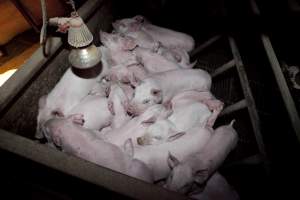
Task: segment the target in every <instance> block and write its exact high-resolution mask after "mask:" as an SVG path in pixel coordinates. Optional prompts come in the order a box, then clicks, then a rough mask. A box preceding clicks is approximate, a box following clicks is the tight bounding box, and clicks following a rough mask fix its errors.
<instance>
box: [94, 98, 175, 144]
mask: <svg viewBox="0 0 300 200" xmlns="http://www.w3.org/2000/svg"><path fill="white" fill-rule="evenodd" d="M170 114H171V110H168V109H166V108H165V107H164V106H162V105H160V104H157V105H153V106H151V107H149V108H148V109H147V110H146V111H145V112H144V113H143V114H141V115H139V116H137V117H134V118H133V119H131V120H129V121H128V122H127V123H125V124H124V125H123V126H120V127H119V128H115V129H112V130H110V131H107V132H105V133H103V132H100V133H99V134H98V137H100V138H102V139H103V140H105V141H107V142H110V143H112V144H115V145H117V146H121V145H123V144H124V142H125V141H126V140H127V139H132V141H133V143H134V144H137V142H136V140H137V138H138V137H140V136H142V135H144V134H145V130H146V128H147V127H148V126H149V125H151V124H153V123H154V122H155V121H158V120H161V119H165V118H167V117H168V116H169V115H170Z"/></svg>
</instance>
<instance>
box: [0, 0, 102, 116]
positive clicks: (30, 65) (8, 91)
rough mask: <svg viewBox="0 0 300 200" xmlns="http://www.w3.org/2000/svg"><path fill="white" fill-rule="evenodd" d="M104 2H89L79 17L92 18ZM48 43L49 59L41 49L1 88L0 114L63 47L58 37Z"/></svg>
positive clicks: (82, 8) (83, 7)
mask: <svg viewBox="0 0 300 200" xmlns="http://www.w3.org/2000/svg"><path fill="white" fill-rule="evenodd" d="M103 2H104V0H95V1H92V0H89V1H87V2H86V3H85V4H83V5H82V7H81V8H80V9H79V10H78V12H79V15H80V16H81V17H82V18H83V19H86V18H88V17H90V15H92V14H93V13H94V11H95V10H96V9H97V8H99V6H101V5H103V4H102V3H103ZM47 43H48V45H49V48H48V49H47V51H48V54H49V56H48V57H47V58H46V57H44V55H43V48H42V47H39V48H38V49H37V50H36V51H35V52H34V54H33V55H32V56H31V57H30V59H28V60H27V61H26V62H25V63H24V65H23V66H22V67H21V68H20V69H18V71H17V72H16V73H14V74H13V76H12V77H11V78H10V79H8V80H7V81H6V82H5V83H4V84H3V85H2V86H1V87H0V94H1V95H0V113H1V112H2V111H3V109H4V108H5V107H6V106H7V105H8V104H9V102H10V101H11V100H12V99H13V98H14V97H15V96H16V95H17V94H18V93H19V92H20V91H21V90H22V89H23V87H25V85H26V83H28V82H29V80H30V79H31V78H32V77H33V76H34V75H35V74H36V73H37V72H38V71H39V70H40V69H41V68H42V67H43V66H44V64H45V63H46V62H47V61H49V60H51V59H52V58H53V56H54V54H55V53H56V52H57V51H58V50H59V48H60V47H61V46H62V42H61V39H60V38H57V37H51V38H49V39H48V42H47Z"/></svg>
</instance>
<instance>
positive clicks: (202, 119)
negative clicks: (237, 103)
mask: <svg viewBox="0 0 300 200" xmlns="http://www.w3.org/2000/svg"><path fill="white" fill-rule="evenodd" d="M171 104H172V107H173V110H174V113H173V115H172V116H171V117H170V118H172V119H170V120H171V121H172V122H173V123H175V124H177V128H178V129H179V130H182V129H184V127H186V128H188V127H191V126H193V124H195V123H197V122H198V123H200V124H202V125H207V126H208V127H212V126H213V125H214V123H215V121H216V119H217V117H218V116H219V114H220V112H221V111H222V110H223V107H224V103H223V102H221V101H220V100H218V99H216V98H215V97H214V96H213V94H212V93H211V92H210V91H202V92H198V91H184V92H181V93H179V94H177V95H176V96H175V97H174V98H173V99H172V100H171ZM193 110H194V111H195V112H193ZM196 110H197V112H196ZM196 113H197V114H196ZM186 115H188V116H191V115H193V117H192V119H190V118H188V117H186V118H185V116H186Z"/></svg>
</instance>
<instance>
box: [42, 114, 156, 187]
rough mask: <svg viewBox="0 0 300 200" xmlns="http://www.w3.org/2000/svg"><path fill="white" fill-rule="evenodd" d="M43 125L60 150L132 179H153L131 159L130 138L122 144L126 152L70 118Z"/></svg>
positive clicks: (139, 163) (144, 167)
mask: <svg viewBox="0 0 300 200" xmlns="http://www.w3.org/2000/svg"><path fill="white" fill-rule="evenodd" d="M45 127H46V131H47V132H48V135H49V136H50V138H51V139H52V141H53V142H54V143H55V145H56V146H57V147H59V148H61V149H62V151H63V152H66V153H69V154H71V155H74V156H77V157H79V158H82V159H85V160H88V161H90V162H93V163H95V164H97V165H100V166H103V167H107V168H110V169H112V170H115V171H118V172H120V173H123V174H126V175H129V176H132V177H134V178H137V179H140V180H143V181H146V182H150V183H151V182H152V180H153V179H152V174H151V171H150V170H149V169H148V167H147V166H146V165H145V164H144V163H143V162H141V161H139V160H136V159H134V158H133V155H132V152H133V151H132V148H128V144H130V142H129V141H127V142H125V144H124V146H125V147H124V148H125V150H126V152H127V154H126V153H124V152H123V151H122V150H121V149H120V148H119V147H117V146H115V145H113V144H110V143H107V142H105V141H103V140H101V139H98V138H97V137H96V136H95V135H94V132H93V131H91V130H89V129H86V128H84V127H82V126H79V125H77V124H75V123H73V120H72V119H71V118H61V119H58V118H57V119H51V120H48V121H47V122H46V123H45ZM129 147H130V145H129Z"/></svg>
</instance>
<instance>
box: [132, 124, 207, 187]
mask: <svg viewBox="0 0 300 200" xmlns="http://www.w3.org/2000/svg"><path fill="white" fill-rule="evenodd" d="M211 134H212V133H211V130H210V129H206V128H203V127H194V128H192V129H190V130H189V131H188V132H186V133H183V132H179V133H174V135H171V136H169V138H168V139H167V141H168V142H166V143H162V144H159V145H147V146H135V147H134V158H136V159H139V160H141V161H143V162H144V163H146V164H147V166H148V167H149V168H150V169H151V170H152V171H153V174H154V180H155V181H157V180H160V179H164V178H166V177H167V176H168V175H169V173H170V171H171V169H170V167H169V166H168V162H167V160H168V154H169V152H172V153H173V154H174V155H176V157H178V158H179V159H180V160H183V159H185V158H187V157H188V156H189V155H191V154H194V153H196V152H199V151H201V150H202V148H204V146H205V145H206V143H207V142H208V141H209V139H210V138H211ZM183 176H184V174H183Z"/></svg>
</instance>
